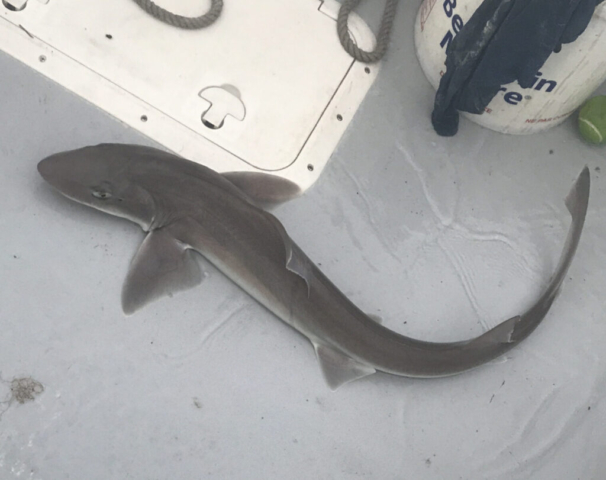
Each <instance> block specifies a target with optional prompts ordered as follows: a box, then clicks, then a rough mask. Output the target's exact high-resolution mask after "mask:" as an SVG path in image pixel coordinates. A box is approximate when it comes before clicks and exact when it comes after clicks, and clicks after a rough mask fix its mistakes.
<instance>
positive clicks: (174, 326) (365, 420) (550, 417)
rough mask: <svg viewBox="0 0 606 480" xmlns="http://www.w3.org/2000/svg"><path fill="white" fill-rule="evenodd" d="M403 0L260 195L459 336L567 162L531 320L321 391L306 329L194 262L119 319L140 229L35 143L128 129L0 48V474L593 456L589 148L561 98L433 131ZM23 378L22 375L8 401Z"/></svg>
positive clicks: (414, 332)
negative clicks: (297, 163) (291, 183)
mask: <svg viewBox="0 0 606 480" xmlns="http://www.w3.org/2000/svg"><path fill="white" fill-rule="evenodd" d="M367 3H372V2H367ZM413 3H414V5H410V4H408V3H407V2H401V5H400V10H399V14H398V19H397V21H396V28H395V32H394V40H393V43H392V46H391V49H390V51H389V53H388V57H387V58H386V60H385V63H384V65H383V67H382V70H381V73H380V75H379V78H378V79H377V81H376V82H375V84H374V86H373V88H372V90H371V91H370V94H369V95H368V97H367V98H366V101H365V102H364V104H363V105H362V108H361V110H360V111H359V112H358V114H357V115H356V117H355V118H354V120H353V122H352V124H351V125H350V128H349V130H348V132H347V133H346V135H345V137H344V138H343V140H342V142H341V144H340V146H339V148H338V150H337V151H336V152H335V154H334V155H333V158H332V160H331V161H330V163H329V164H328V166H327V167H326V169H325V171H324V173H323V175H322V177H321V178H320V180H319V181H318V183H317V184H316V185H315V186H314V187H313V188H312V189H311V190H309V191H308V192H307V193H306V194H305V195H304V196H303V197H302V198H300V199H297V200H295V201H293V202H291V203H289V204H286V205H284V206H282V207H280V208H279V209H277V210H276V212H275V213H276V215H277V216H278V217H279V218H280V219H281V220H282V221H283V223H284V224H285V225H286V227H287V230H288V231H289V233H290V235H291V236H292V237H293V239H294V240H295V241H296V242H297V243H298V244H299V245H300V246H301V247H302V248H303V249H304V250H305V251H306V252H307V253H308V255H309V256H310V257H311V258H312V259H314V260H315V261H316V262H317V263H318V264H320V265H321V268H322V270H323V271H324V272H325V273H326V274H327V275H328V276H329V277H330V278H331V279H332V280H333V281H334V282H335V284H336V285H338V286H339V287H340V288H341V289H342V290H343V291H344V292H345V293H346V294H347V295H348V296H349V297H350V298H351V299H352V300H353V301H354V302H355V303H356V304H358V305H359V306H360V307H361V308H362V309H364V310H366V311H368V312H370V313H376V314H379V315H381V316H382V317H383V318H384V324H385V325H386V326H388V327H390V328H392V329H394V330H396V331H398V332H401V333H403V334H407V335H410V336H414V337H418V338H423V339H427V340H435V341H441V340H453V339H463V338H468V337H470V336H472V335H477V334H479V333H481V332H482V331H484V330H485V329H486V328H487V327H490V326H493V325H495V324H496V323H498V322H500V321H501V320H503V319H506V318H509V317H511V316H512V315H514V314H517V313H520V312H522V311H523V310H524V309H525V308H526V307H527V306H529V305H530V304H531V302H532V301H533V300H534V299H535V298H536V296H537V295H538V293H539V292H540V290H541V288H542V287H543V286H544V285H545V284H546V283H547V281H548V279H549V275H550V273H551V272H552V271H553V269H554V268H555V264H556V262H557V259H558V255H559V253H560V251H561V248H562V245H563V241H564V237H565V235H566V231H567V229H568V226H569V216H568V213H567V211H566V208H565V206H564V197H565V195H566V194H567V192H568V189H569V187H570V185H571V183H572V181H573V180H574V178H575V177H576V175H577V174H578V173H579V172H580V170H581V169H582V167H583V166H584V165H585V164H587V165H589V166H590V169H591V174H592V192H591V198H590V208H589V213H588V216H587V223H586V227H585V231H584V234H583V237H582V240H581V245H580V247H579V251H578V253H577V256H576V258H575V260H574V262H573V265H572V267H571V269H570V275H569V278H568V279H567V280H566V282H565V283H564V285H563V288H562V292H561V295H560V297H559V298H558V300H557V301H556V303H555V304H554V306H553V308H552V310H551V311H550V313H549V315H548V316H547V318H546V319H545V321H544V323H543V324H542V325H541V326H540V327H539V328H538V329H537V330H536V331H535V332H534V333H533V334H532V336H531V337H530V338H529V339H528V340H527V341H525V342H524V343H523V344H522V345H520V346H519V347H517V348H516V349H514V350H512V351H511V352H510V354H509V355H508V356H507V358H506V359H504V360H503V361H499V362H495V363H493V364H490V365H488V366H485V367H483V368H480V369H478V370H475V371H472V372H469V373H466V374H463V375H459V376H456V377H451V378H446V379H438V380H413V379H407V378H399V377H393V376H389V375H384V374H376V375H373V376H371V377H368V378H366V379H363V380H360V381H357V382H354V383H352V384H349V385H346V386H345V387H343V388H341V389H340V390H338V391H337V392H335V393H332V392H331V391H330V390H329V389H328V387H327V386H326V385H325V383H324V381H323V379H322V376H321V374H320V370H319V367H318V365H317V363H316V359H315V356H314V352H313V349H312V347H311V345H310V344H309V343H308V341H307V340H306V339H305V338H303V337H302V336H300V335H299V334H297V333H296V332H295V331H293V330H291V329H290V328H289V327H287V326H286V325H285V324H283V323H282V322H281V321H279V320H278V319H277V318H276V317H274V316H273V315H272V314H270V313H269V312H268V311H266V310H265V309H264V308H262V307H261V306H259V305H258V304H257V303H256V302H255V301H254V300H252V299H251V298H250V297H249V296H248V295H246V294H244V293H243V292H242V291H241V290H239V289H238V288H237V287H236V286H235V285H233V284H232V283H231V282H230V281H228V280H227V279H226V278H225V277H224V276H223V275H222V274H220V273H219V272H218V271H216V270H215V269H213V268H212V267H210V266H208V264H207V263H206V262H203V265H204V268H205V270H206V272H207V273H208V278H207V279H206V280H205V281H204V282H203V284H202V285H201V286H200V287H198V288H196V289H194V290H190V291H188V292H186V293H182V294H179V295H176V296H174V297H173V298H167V299H164V300H162V301H159V302H156V303H154V304H152V305H150V306H148V307H147V308H145V309H144V310H142V311H140V312H139V313H137V314H135V315H134V316H132V317H129V318H126V317H124V316H123V314H122V313H121V309H120V289H121V285H122V281H123V279H124V276H125V273H126V270H127V267H128V264H129V261H130V259H131V257H132V255H133V254H134V252H135V250H136V249H137V247H138V245H139V243H140V241H141V240H142V238H143V232H141V231H140V229H139V227H137V226H136V225H134V224H131V223H129V222H126V221H122V220H119V219H116V218H114V217H110V216H108V215H104V214H101V213H99V212H96V211H94V210H92V209H89V208H86V207H83V206H80V205H77V204H75V203H73V202H70V201H69V200H67V199H64V198H63V197H60V196H59V195H57V194H55V193H54V192H52V191H51V190H50V188H49V187H48V186H47V185H46V184H44V182H43V180H42V179H41V178H40V177H39V175H38V173H37V171H36V164H37V162H38V161H39V160H40V159H41V158H43V157H45V156H47V155H49V154H51V153H55V152H58V151H61V150H66V149H71V148H76V147H80V146H84V145H89V144H97V143H101V142H132V143H145V144H151V143H150V141H149V140H147V139H145V138H144V137H142V136H140V135H139V134H136V133H135V132H134V131H132V130H130V129H128V128H126V127H124V126H123V125H121V124H119V123H118V122H116V121H114V120H113V119H112V118H111V117H109V116H108V115H106V114H105V113H103V112H101V111H99V110H97V109H96V108H94V107H92V106H91V105H89V104H87V103H85V102H84V101H82V100H81V99H79V98H77V97H75V96H74V95H72V94H71V93H69V92H67V91H65V90H64V89H62V88H61V87H58V86H57V85H55V84H53V83H51V82H49V81H47V80H46V79H44V78H42V77H41V76H39V75H37V74H35V73H34V72H33V71H31V70H30V69H28V68H27V67H25V66H23V65H21V64H20V63H18V62H16V61H14V60H13V59H11V58H9V57H7V56H5V55H0V71H1V72H2V77H1V78H2V81H1V82H0V207H1V208H0V246H1V248H0V372H1V375H2V379H3V381H2V383H0V399H4V400H7V402H6V403H4V404H2V405H0V411H2V412H3V413H2V416H1V417H0V478H1V479H2V480H5V479H6V480H16V479H35V480H39V479H40V480H62V479H76V480H82V479H86V480H97V479H98V480H108V479H111V480H113V479H116V480H122V479H137V480H138V479H145V480H147V479H162V480H163V479H166V480H176V479H179V480H180V479H184V480H190V479H191V480H197V479H201V478H216V479H243V480H244V479H246V480H251V479H287V478H288V479H339V480H340V479H346V480H348V479H357V478H367V479H380V480H386V479H415V480H416V479H429V480H433V479H435V480H438V479H440V480H450V479H453V480H456V479H499V480H516V479H520V480H521V479H529V478H532V479H533V480H543V479H545V480H559V479H562V480H570V479H582V480H592V479H593V480H601V479H603V478H606V457H605V456H604V451H605V449H606V435H605V432H606V354H605V353H604V352H605V351H606V350H605V347H604V345H605V343H606V318H605V316H606V313H605V311H606V309H605V295H604V291H605V290H606V268H605V265H606V188H605V186H604V185H605V184H604V182H605V181H606V178H605V176H606V148H598V147H591V146H588V145H586V144H584V143H583V142H582V141H581V140H580V139H579V136H578V133H577V130H576V125H575V122H574V120H572V119H571V120H569V121H567V122H565V123H564V124H563V125H561V126H559V127H557V128H556V129H555V130H551V131H548V132H546V133H543V134H538V135H535V136H529V137H511V136H505V135H500V134H497V133H494V132H491V131H488V130H485V129H483V128H481V127H479V126H477V125H475V124H472V123H470V122H468V121H467V120H464V119H462V120H461V128H460V131H459V134H458V135H457V136H456V137H454V138H450V139H445V138H440V137H438V136H436V135H435V134H434V133H433V130H432V128H431V124H430V121H429V114H430V112H431V108H432V103H433V94H434V92H433V90H432V88H431V87H430V85H429V84H428V82H427V81H426V80H425V77H424V76H423V73H422V72H421V70H420V68H419V66H418V63H417V60H416V58H415V55H414V51H413V41H412V26H413V21H414V16H415V13H416V8H417V7H418V2H413ZM381 5H382V3H381ZM365 13H369V6H368V5H366V12H365V11H362V14H363V16H365ZM366 16H367V17H368V18H370V19H371V20H376V18H377V17H378V12H371V14H370V15H366ZM371 23H372V22H371ZM602 90H603V93H606V89H604V87H603V88H602ZM600 170H601V171H600ZM23 377H31V378H32V379H34V380H36V381H38V382H40V383H41V384H42V385H43V386H44V392H43V393H41V394H40V395H38V396H37V397H36V398H35V400H34V401H31V402H26V403H23V404H20V403H19V402H17V401H16V400H15V399H13V400H12V401H9V399H10V398H11V391H10V383H11V381H12V380H14V379H17V378H23Z"/></svg>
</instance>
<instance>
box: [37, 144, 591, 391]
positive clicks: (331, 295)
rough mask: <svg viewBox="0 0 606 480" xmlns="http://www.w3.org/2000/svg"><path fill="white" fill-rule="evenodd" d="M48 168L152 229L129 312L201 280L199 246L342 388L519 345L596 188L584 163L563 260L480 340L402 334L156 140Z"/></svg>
mask: <svg viewBox="0 0 606 480" xmlns="http://www.w3.org/2000/svg"><path fill="white" fill-rule="evenodd" d="M38 170H39V172H40V173H41V175H42V176H43V177H44V179H45V180H47V181H48V182H49V183H50V184H51V185H52V186H54V187H55V188H56V189H57V190H59V191H60V192H61V193H62V194H64V195H65V196H67V197H69V198H71V199H73V200H75V201H77V202H80V203H83V204H86V205H89V206H91V207H94V208H97V209H99V210H102V211H105V212H107V213H110V214H113V215H116V216H119V217H123V218H127V219H129V220H132V221H133V222H136V223H138V224H139V225H141V227H142V228H143V230H144V231H146V232H148V234H147V237H146V238H145V240H144V241H143V243H142V244H141V246H140V248H139V250H138V252H137V254H136V255H135V257H134V259H133V260H132V263H131V266H130V270H129V272H128V275H127V278H126V281H125V284H124V287H123V292H122V305H123V309H124V311H125V312H126V313H132V312H134V311H135V310H137V309H138V308H140V307H142V306H143V305H145V304H147V303H149V302H150V301H152V300H154V299H155V298H158V297H160V296H162V295H165V294H168V293H172V292H176V291H179V290H183V289H186V288H190V287H193V286H195V285H197V284H198V283H200V281H201V280H202V274H201V271H200V267H199V265H198V263H197V262H196V261H195V255H194V254H193V252H198V253H200V254H201V255H203V256H204V257H206V258H207V259H208V260H209V261H210V262H212V263H213V264H214V265H215V266H216V267H217V268H218V269H219V270H221V271H222V272H223V273H224V274H225V275H227V276H228V277H229V278H230V279H231V280H233V281H234V282H235V283H236V284H238V285H239V286H240V287H241V288H242V289H243V290H245V291H246V292H247V293H249V294H250V295H251V296H252V297H254V298H255V299H256V300H257V301H259V302H260V303H261V304H263V305H264V306H265V307H267V308H268V309H269V310H270V311H271V312H273V313H274V314H275V315H276V316H278V317H279V318H280V319H282V320H283V321H284V322H286V323H287V324H288V325H290V326H292V327H293V328H294V329H296V330H298V331H299V332H301V333H302V334H303V335H305V336H306V337H307V338H308V339H309V340H310V341H311V343H312V344H313V346H314V348H315V349H316V353H317V356H318V359H319V361H320V364H321V367H322V371H323V373H324V376H325V378H326V380H327V382H328V384H329V386H330V387H331V388H333V389H336V388H337V387H338V386H340V385H342V384H343V383H346V382H348V381H351V380H354V379H357V378H361V377H364V376H366V375H370V374H372V373H374V372H375V371H377V370H379V371H382V372H387V373H391V374H395V375H402V376H410V377H442V376H448V375H453V374H457V373H460V372H464V371H466V370H469V369H472V368H474V367H477V366H479V365H482V364H484V363H486V362H489V361H491V360H493V359H495V358H497V357H499V356H500V355H502V354H503V353H505V352H506V351H508V350H510V349H511V348H512V347H514V346H515V345H517V344H518V343H519V342H521V341H522V340H523V339H524V338H526V337H527V336H528V335H529V334H530V333H531V332H532V331H533V330H534V329H535V328H536V327H537V325H538V324H539V323H540V322H541V320H542V319H543V318H544V316H545V314H546V313H547V311H548V310H549V308H550V307H551V305H552V303H553V301H554V299H555V297H556V295H557V293H558V291H559V288H560V286H561V284H562V281H563V279H564V277H565V274H566V271H567V269H568V267H569V265H570V263H571V261H572V258H573V256H574V253H575V251H576V248H577V245H578V243H579V239H580V235H581V230H582V228H583V224H584V220H585V214H586V211H587V203H588V198H589V171H588V170H587V168H585V169H584V170H583V172H582V173H581V174H580V176H579V177H578V179H577V180H576V182H575V184H574V185H573V188H572V190H571V192H570V194H569V196H568V197H567V199H566V205H567V207H568V210H569V211H570V213H571V215H572V225H571V228H570V232H569V234H568V238H567V241H566V245H565V248H564V251H563V253H562V257H561V259H560V263H559V265H558V268H557V270H556V272H555V274H554V276H553V278H552V281H551V283H550V284H549V285H548V287H547V289H546V290H545V292H544V293H543V295H542V296H541V297H540V298H539V300H538V301H537V302H536V303H535V304H534V305H533V306H532V307H531V308H530V309H529V310H528V311H527V312H526V313H523V314H522V315H520V316H517V317H514V318H511V319H509V320H506V321H504V322H502V323H500V324H499V325H497V326H496V327H494V328H493V329H491V330H489V331H487V332H486V333H484V334H483V335H481V336H479V337H476V338H473V339H470V340H466V341H461V342H451V343H431V342H425V341H420V340H416V339H412V338H409V337H406V336H403V335H400V334H398V333H396V332H394V331H392V330H389V329H387V328H385V327H383V326H382V325H381V324H380V323H379V321H377V319H374V318H371V317H370V316H368V315H366V314H365V313H364V312H362V311H360V310H359V309H358V308H357V307H356V306H355V305H354V304H353V303H352V302H350V301H349V300H348V299H347V298H346V297H345V296H344V295H343V294H342V293H341V292H340V291H339V289H338V288H337V287H336V286H335V285H333V284H332V283H331V282H330V280H329V279H328V278H327V277H326V276H325V275H324V274H322V272H321V271H320V270H319V269H318V268H317V267H316V266H315V265H314V263H313V262H312V261H310V259H309V258H308V257H307V256H306V255H305V254H304V253H303V251H302V250H301V249H300V248H299V247H298V246H297V245H296V244H295V243H294V242H293V241H292V240H291V238H290V237H289V236H288V234H287V233H286V231H285V230H284V227H283V226H282V224H281V223H280V222H279V220H278V219H277V218H276V217H275V216H273V215H272V214H270V213H268V212H266V211H264V210H262V209H260V208H258V207H257V206H256V205H255V204H254V203H253V202H252V201H251V199H250V198H249V197H248V195H247V194H245V193H244V192H243V191H242V190H241V189H240V188H237V187H236V186H235V185H234V183H233V181H228V180H227V179H226V178H225V177H224V176H223V175H220V174H218V173H216V172H214V171H213V170H210V169H208V168H206V167H204V166H201V165H199V164H197V163H194V162H190V161H188V160H185V159H182V158H179V157H177V156H174V155H171V154H169V153H166V152H162V151H159V150H156V149H152V148H148V147H142V146H134V145H115V144H107V145H99V146H96V147H86V148H82V149H79V150H73V151H70V152H63V153H59V154H56V155H53V156H51V157H48V158H46V159H44V160H42V161H41V162H40V163H39V165H38ZM230 178H231V179H232V180H233V179H234V176H232V177H230ZM244 188H245V187H244Z"/></svg>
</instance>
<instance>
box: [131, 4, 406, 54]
mask: <svg viewBox="0 0 606 480" xmlns="http://www.w3.org/2000/svg"><path fill="white" fill-rule="evenodd" d="M135 1H136V0H135ZM359 3H360V0H343V3H342V5H341V8H340V9H339V15H338V16H337V34H338V35H339V41H340V42H341V45H343V48H344V49H345V51H346V52H347V53H349V54H350V55H351V56H352V57H353V58H354V59H355V60H358V61H359V62H364V63H375V62H378V61H379V60H381V58H383V55H385V52H387V46H388V45H389V37H390V35H391V27H392V26H393V21H394V18H395V16H396V7H397V6H398V0H387V3H386V4H385V10H384V11H383V18H382V19H381V26H380V27H379V35H377V46H376V47H375V49H374V50H373V51H372V52H367V51H365V50H362V49H361V48H359V47H358V46H357V45H356V44H355V43H354V41H353V39H352V38H351V35H350V34H349V29H348V27H347V23H348V20H349V14H350V13H351V12H352V11H353V10H354V9H355V8H356V7H357V6H358V4H359Z"/></svg>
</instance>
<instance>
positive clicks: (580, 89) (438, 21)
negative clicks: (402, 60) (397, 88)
mask: <svg viewBox="0 0 606 480" xmlns="http://www.w3.org/2000/svg"><path fill="white" fill-rule="evenodd" d="M481 3H482V0H424V1H423V3H422V5H421V8H420V9H419V12H418V14H417V19H416V22H415V45H416V50H417V56H418V58H419V62H420V63H421V68H422V69H423V71H424V72H425V75H426V76H427V78H428V80H429V81H430V83H431V84H432V85H433V86H434V88H436V89H437V88H438V85H439V83H440V77H441V76H442V75H444V73H445V70H446V67H445V65H444V62H445V61H446V47H447V46H448V44H449V43H450V41H451V40H452V39H453V38H454V37H455V36H456V34H457V33H458V32H459V31H460V30H461V28H462V27H463V25H464V24H465V23H466V22H467V21H468V20H469V19H470V18H471V16H472V14H473V12H475V10H476V9H477V8H478V6H479V5H480V4H481ZM604 80H606V3H602V4H600V5H599V6H598V7H597V8H596V10H595V13H594V15H593V18H592V19H591V21H590V22H589V25H588V26H587V29H586V30H585V31H584V32H583V33H582V34H581V36H580V37H579V38H578V39H577V40H576V41H575V42H573V43H570V44H565V45H562V50H561V51H560V52H559V53H557V54H551V55H550V57H549V58H548V59H547V61H546V62H545V64H544V65H543V67H542V68H541V69H540V73H539V74H537V79H536V81H535V83H534V84H533V85H532V86H531V87H530V88H526V89H524V88H522V87H520V86H519V85H518V83H517V82H514V83H510V84H508V85H504V86H503V89H504V90H503V89H502V91H500V92H499V93H498V94H497V95H496V96H495V97H494V98H493V99H492V101H491V102H490V103H489V104H488V106H487V107H486V110H485V113H484V114H482V115H474V114H470V113H466V112H461V114H462V115H464V116H465V117H467V118H469V119H470V120H472V121H474V122H476V123H478V124H479V125H482V126H484V127H487V128H490V129H492V130H496V131H498V132H503V133H512V134H529V133H535V132H539V131H541V130H547V129H548V128H551V127H554V126H556V125H558V124H559V123H562V122H563V121H564V120H565V119H566V118H567V117H568V116H569V115H570V114H572V113H573V112H574V111H575V110H576V109H577V108H578V107H579V106H580V105H581V104H582V103H583V102H584V101H585V100H586V99H587V98H588V97H589V96H590V95H591V94H592V93H593V92H594V91H595V90H596V89H597V88H598V87H599V86H600V85H601V84H602V82H604Z"/></svg>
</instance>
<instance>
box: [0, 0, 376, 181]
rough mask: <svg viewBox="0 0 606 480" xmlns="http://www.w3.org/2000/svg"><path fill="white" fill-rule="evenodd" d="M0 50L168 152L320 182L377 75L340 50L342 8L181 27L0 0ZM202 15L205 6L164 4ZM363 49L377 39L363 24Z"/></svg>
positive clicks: (237, 5)
mask: <svg viewBox="0 0 606 480" xmlns="http://www.w3.org/2000/svg"><path fill="white" fill-rule="evenodd" d="M1 1H2V3H1V4H0V19H1V20H0V48H1V49H2V50H4V51H5V52H7V53H8V54H10V55H12V56H13V57H15V58H17V59H19V60H20V61H22V62H24V63H25V64H27V65H29V66H30V67H32V68H34V69H35V70H37V71H39V72H40V73H42V74H44V75H46V76H47V77H49V78H51V79H53V80H54V81H56V82H58V83H60V84H61V85H63V86H65V87H66V88H68V89H69V90H72V91H73V92H75V93H77V94H78V95H80V96H82V97H83V98H85V99H87V100H88V101H90V102H91V103H93V104H95V105H97V106H98V107H100V108H101V109H103V110H105V111H107V112H108V113H110V114H111V115H113V116H115V117H117V118H118V119H120V120H122V121H123V122H125V123H126V124H128V125H130V126H132V127H134V128H136V129H137V130H139V131H141V132H142V133H143V134H145V135H147V136H148V137H150V138H152V139H153V140H155V141H157V142H158V143H160V144H162V145H164V146H165V147H166V148H168V149H169V150H171V151H173V152H175V153H177V154H179V155H182V156H184V157H186V158H189V159H191V160H195V161H198V162H200V163H203V164H205V165H208V166H209V167H211V168H213V169H215V170H217V171H219V172H226V171H247V172H266V173H272V174H274V175H279V176H281V177H284V178H286V179H288V180H290V181H292V182H295V183H296V184H297V185H299V187H300V188H301V189H302V190H305V189H307V188H308V187H309V186H310V185H311V184H313V182H314V181H315V180H316V179H317V178H318V176H319V175H320V173H321V171H322V169H323V168H324V166H325V165H326V162H327V161H328V159H329V157H330V155H331V153H332V152H333V150H334V148H335V147H336V145H337V143H338V141H339V139H340V137H341V135H342V134H343V132H344V131H345V129H346V127H347V125H348V123H349V121H350V120H351V118H352V117H353V115H354V113H355V112H356V110H357V108H358V106H359V105H360V103H361V102H362V100H363V98H364V96H365V95H366V92H367V91H368V89H369V88H370V86H371V85H372V82H373V81H374V79H375V78H376V75H377V70H378V66H377V65H370V66H367V65H364V64H360V63H358V62H355V61H354V60H353V59H352V58H351V57H350V56H349V55H348V54H347V53H346V52H345V51H344V50H343V48H342V47H341V44H340V43H339V40H338V38H337V34H336V23H335V19H336V16H337V11H338V8H339V5H340V4H339V3H337V2H336V1H335V0H324V1H319V0H288V1H284V0H255V1H251V0H225V6H224V8H223V12H222V14H221V16H220V18H219V19H218V20H217V21H216V22H215V23H214V24H212V25H211V26H210V27H207V28H204V29H202V30H182V29H179V28H175V27H172V26H169V25H166V24H164V23H162V22H160V21H158V20H156V19H155V18H153V17H152V16H150V15H148V14H147V13H145V12H144V11H143V10H142V9H141V8H140V7H139V6H137V5H136V4H135V2H133V1H132V0H103V1H92V0H86V1H84V0H1ZM156 3H157V4H158V5H159V6H162V7H164V8H166V9H168V10H170V11H172V12H173V13H176V14H180V15H185V16H198V15H201V14H202V13H204V12H205V11H206V10H207V9H208V8H209V6H210V1H209V0H181V1H179V2H174V1H170V0H163V1H160V0H158V1H157V2H156ZM350 29H351V34H352V36H353V38H354V39H355V41H356V43H357V44H358V46H360V47H362V48H364V49H366V50H372V49H373V48H374V43H375V39H374V36H373V34H372V32H371V31H370V29H369V28H368V27H367V25H366V24H365V23H364V22H363V21H362V20H361V19H360V18H359V17H357V16H356V15H351V17H350Z"/></svg>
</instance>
